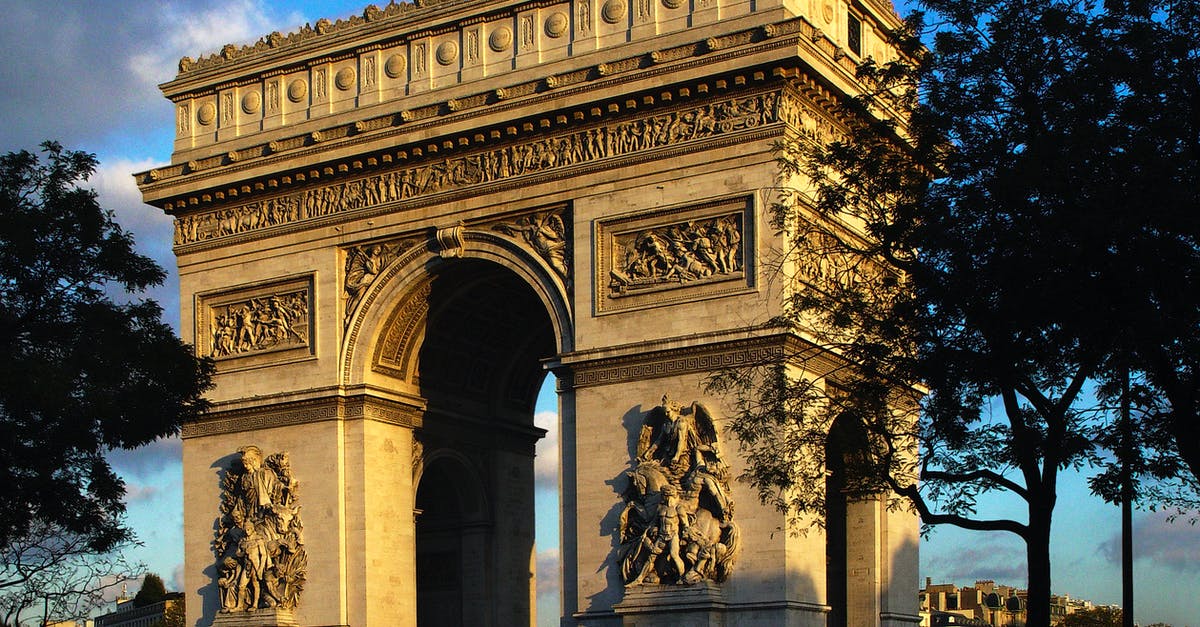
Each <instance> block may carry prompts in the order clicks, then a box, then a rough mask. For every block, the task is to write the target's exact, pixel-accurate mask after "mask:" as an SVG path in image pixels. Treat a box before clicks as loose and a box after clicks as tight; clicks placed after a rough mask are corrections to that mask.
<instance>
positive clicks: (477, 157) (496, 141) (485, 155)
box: [162, 66, 838, 250]
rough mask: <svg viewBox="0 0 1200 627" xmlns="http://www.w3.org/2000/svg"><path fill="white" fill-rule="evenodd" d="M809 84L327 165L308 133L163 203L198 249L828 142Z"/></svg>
mask: <svg viewBox="0 0 1200 627" xmlns="http://www.w3.org/2000/svg"><path fill="white" fill-rule="evenodd" d="M804 78H805V77H804V76H803V75H802V74H800V72H799V70H797V69H795V68H785V67H781V66H776V67H773V68H762V69H750V70H748V71H746V72H736V73H730V74H727V75H723V76H719V77H710V79H708V80H705V81H699V82H692V83H687V84H684V85H673V86H666V87H662V88H658V89H655V90H647V91H645V92H640V93H639V92H634V93H627V94H625V95H623V96H621V97H619V98H613V99H609V100H606V101H599V102H591V103H586V104H584V105H582V106H579V107H573V108H569V109H561V110H558V111H553V112H543V113H542V114H541V115H537V116H531V117H527V118H520V119H515V120H508V121H505V122H503V123H501V124H496V125H492V126H486V127H479V128H477V129H475V132H474V133H471V134H456V135H442V136H438V135H436V134H433V133H435V132H436V129H431V130H432V132H431V133H430V134H431V135H432V136H431V137H428V138H426V139H424V140H422V141H419V142H404V143H397V142H396V141H395V139H402V138H404V137H405V135H403V134H401V132H400V131H396V132H395V133H391V134H382V136H383V137H386V138H388V139H389V140H390V141H388V142H387V143H388V145H387V147H386V148H384V149H376V150H374V151H370V152H362V151H358V152H355V153H354V154H353V155H352V156H350V157H347V158H343V159H337V160H331V161H324V162H321V161H317V160H314V159H312V158H311V157H312V156H320V155H322V154H323V153H322V150H324V149H326V148H325V145H324V142H316V141H315V140H313V139H312V138H307V139H306V141H308V142H312V145H310V146H307V147H306V148H298V149H296V150H294V151H285V150H280V151H279V153H280V158H288V159H295V160H298V161H299V163H302V164H303V165H301V166H300V167H296V166H294V165H293V166H292V167H291V168H289V169H277V170H276V171H275V172H274V173H273V174H272V175H271V176H269V177H260V178H258V179H249V180H247V179H242V180H240V181H237V182H236V183H235V184H234V185H229V186H224V187H206V188H202V189H201V190H191V191H190V192H189V193H188V194H187V195H186V196H182V195H181V196H176V197H175V198H173V199H171V200H167V201H165V202H163V203H162V206H163V208H164V209H166V210H167V211H169V212H171V213H174V214H175V215H176V216H177V217H179V220H178V221H177V224H176V227H177V229H176V245H179V246H185V247H188V248H187V249H188V250H192V249H194V247H195V246H201V247H208V246H212V245H218V244H224V243H232V242H235V241H242V240H244V239H246V238H247V237H254V236H255V234H257V233H265V232H267V230H268V229H271V228H272V227H281V226H285V225H288V224H298V223H300V222H306V221H308V220H311V219H315V218H321V219H324V220H325V221H329V220H340V219H344V218H345V217H346V216H349V215H351V214H353V216H354V217H356V218H361V217H369V214H371V213H372V212H376V213H378V212H381V211H383V212H392V211H397V210H404V209H405V208H414V207H417V206H424V205H428V204H430V203H436V202H445V201H447V200H453V198H454V197H455V195H462V194H466V193H478V192H479V191H480V188H481V186H487V188H488V189H493V190H500V189H502V188H507V189H513V188H516V187H519V186H520V185H521V178H520V177H521V175H526V174H528V175H532V174H537V175H538V176H540V177H543V178H544V177H547V176H549V177H560V176H574V175H578V174H580V173H581V172H583V171H586V170H588V169H594V170H603V169H611V168H612V167H615V166H618V165H621V164H623V163H633V162H637V161H640V160H644V159H654V158H661V157H662V156H663V154H662V153H663V151H672V150H680V149H693V150H694V149H698V148H700V147H702V146H706V145H711V144H712V143H713V142H717V143H721V142H729V141H735V139H734V138H735V137H736V138H737V139H736V141H746V140H747V139H748V138H747V137H746V136H745V135H746V134H747V133H750V134H757V135H761V136H763V137H768V136H780V135H781V134H783V133H784V129H785V127H788V126H790V127H791V128H795V129H799V130H802V131H804V132H808V133H811V134H813V135H825V134H827V133H829V132H831V129H833V128H835V127H836V126H838V122H837V120H836V118H835V117H834V116H833V114H831V113H830V112H829V111H828V109H827V108H826V107H827V106H828V105H829V104H830V99H831V96H830V95H829V94H828V92H827V91H825V90H823V89H820V88H819V86H816V85H814V84H812V83H811V82H809V81H805V80H804ZM805 86H807V87H808V89H806V90H804V93H802V92H801V89H803V88H804V87H805ZM358 126H359V128H361V127H362V125H361V123H360V124H359V125H358ZM369 134H370V133H369V132H366V131H364V132H363V133H361V135H369ZM302 139H305V138H302ZM375 139H379V138H373V137H362V138H361V141H362V142H371V143H374V140H375ZM336 141H337V140H330V143H334V142H336ZM343 141H345V142H347V143H350V142H351V141H352V138H351V137H349V136H346V137H345V139H344V140H343ZM301 157H309V158H307V159H301ZM531 159H532V161H531ZM510 162H511V165H509V163H510ZM518 162H523V165H522V164H520V163H518ZM293 163H296V162H295V161H293ZM247 167H249V166H247ZM438 176H441V177H442V178H441V179H440V180H438V179H436V177H438ZM346 185H349V186H351V187H354V188H356V189H358V188H364V189H363V198H362V202H361V203H357V202H351V201H348V200H347V201H338V202H334V203H333V204H332V205H330V206H326V205H329V203H325V202H324V201H323V200H322V198H323V197H324V196H328V195H329V192H328V191H327V190H329V189H330V186H343V187H344V186H346ZM339 189H340V188H339ZM322 203H324V204H322ZM396 203H402V206H397V204H396ZM251 214H253V215H251ZM271 232H277V229H273V230H272V231H271Z"/></svg>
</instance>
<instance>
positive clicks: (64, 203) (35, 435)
mask: <svg viewBox="0 0 1200 627" xmlns="http://www.w3.org/2000/svg"><path fill="white" fill-rule="evenodd" d="M42 148H43V150H42V154H41V156H39V155H37V154H34V153H31V152H28V151H20V152H14V153H9V154H6V155H3V156H0V224H2V225H3V228H0V356H2V359H0V547H8V546H10V545H11V544H12V543H13V542H14V541H17V540H19V539H20V538H23V537H26V536H28V535H29V534H30V532H31V530H33V529H34V528H35V527H39V528H40V527H42V526H45V525H49V526H51V527H56V528H59V529H61V530H62V531H63V533H65V534H69V535H70V536H71V537H72V538H83V539H84V540H85V541H86V542H87V544H88V546H90V547H91V548H92V549H94V550H96V551H98V552H104V551H106V550H108V549H110V548H112V547H113V546H116V545H118V544H120V543H121V542H123V541H125V540H127V539H129V538H130V537H131V532H130V530H129V529H128V528H127V527H125V526H124V524H123V521H122V514H123V512H124V508H125V506H124V504H123V502H122V497H123V496H124V492H125V490H124V485H123V483H122V481H121V480H120V478H118V477H117V476H116V474H115V473H114V472H113V470H112V468H111V467H110V466H109V464H108V462H107V461H106V460H105V458H104V455H105V453H106V452H107V451H109V450H111V449H114V448H132V447H137V446H141V445H144V444H147V443H149V442H151V441H153V440H154V439H155V438H159V437H163V436H169V435H172V434H174V433H177V432H178V430H179V427H180V424H181V423H182V421H184V420H187V419H190V418H194V417H196V416H197V415H199V413H200V412H201V411H203V409H204V408H205V406H206V405H205V401H204V400H203V398H202V394H203V392H204V391H205V390H206V389H208V387H209V386H210V377H211V373H212V366H211V364H210V363H209V362H207V361H201V360H197V359H196V358H195V357H194V355H193V354H192V352H191V350H190V348H189V347H188V346H186V345H184V344H183V343H182V342H180V340H179V339H178V338H177V337H176V336H175V334H174V333H173V332H172V330H171V328H170V327H169V326H168V325H166V324H164V323H163V321H162V320H161V314H162V310H161V309H160V307H159V306H158V304H157V303H155V302H154V301H152V300H144V299H137V298H136V295H137V293H138V292H140V291H142V290H144V289H145V288H147V287H149V286H152V285H157V284H159V283H161V282H162V280H163V278H164V276H165V274H164V271H163V269H162V268H160V267H159V266H158V265H157V264H155V263H154V261H153V260H151V259H149V258H148V257H145V256H143V255H141V254H138V253H137V252H135V250H134V242H133V238H132V237H131V236H130V234H129V233H127V232H126V231H124V230H123V229H122V228H121V227H120V226H119V225H118V224H117V223H116V222H115V221H114V218H113V214H112V213H111V212H108V211H105V210H104V209H102V208H101V207H100V205H99V203H98V202H97V200H96V193H95V192H94V191H92V190H90V189H86V188H83V187H80V185H81V184H82V183H83V182H85V181H86V180H87V178H88V177H89V176H90V175H91V174H92V173H93V172H94V171H95V168H96V164H97V162H96V158H95V157H94V156H93V155H90V154H87V153H83V152H74V151H69V150H64V149H63V148H62V147H61V146H60V145H58V144H56V143H52V142H48V143H46V144H43V146H42ZM114 295H117V298H116V299H114Z"/></svg>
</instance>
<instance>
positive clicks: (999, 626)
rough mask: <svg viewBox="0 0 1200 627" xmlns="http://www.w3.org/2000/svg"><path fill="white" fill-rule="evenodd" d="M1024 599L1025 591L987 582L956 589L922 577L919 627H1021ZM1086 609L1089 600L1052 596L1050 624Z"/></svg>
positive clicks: (1026, 593) (1027, 594)
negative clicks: (963, 626) (975, 626)
mask: <svg viewBox="0 0 1200 627" xmlns="http://www.w3.org/2000/svg"><path fill="white" fill-rule="evenodd" d="M1028 598H1029V593H1028V591H1027V590H1024V589H1021V588H1014V587H1013V586H1006V585H1000V584H997V583H996V582H995V581H992V580H990V579H981V580H978V581H976V582H975V585H973V586H963V587H959V586H956V585H954V584H948V583H939V584H935V583H933V580H932V579H930V578H928V577H926V578H925V587H924V588H922V589H921V591H920V609H921V618H922V622H921V626H922V627H941V626H942V625H984V626H990V627H1024V625H1025V621H1026V613H1027V612H1026V606H1027V604H1028ZM1090 607H1093V604H1092V602H1091V601H1086V600H1081V599H1072V598H1071V597H1070V595H1055V596H1052V597H1050V624H1052V625H1055V624H1058V623H1059V622H1060V621H1062V620H1063V619H1064V618H1066V617H1067V616H1068V615H1070V614H1074V613H1075V612H1078V611H1080V610H1083V609H1087V608H1090ZM955 621H958V622H955Z"/></svg>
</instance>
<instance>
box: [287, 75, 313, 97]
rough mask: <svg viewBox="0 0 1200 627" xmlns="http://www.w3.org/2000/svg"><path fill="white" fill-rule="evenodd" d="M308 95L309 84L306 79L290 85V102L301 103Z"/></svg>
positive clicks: (297, 80) (299, 79)
mask: <svg viewBox="0 0 1200 627" xmlns="http://www.w3.org/2000/svg"><path fill="white" fill-rule="evenodd" d="M307 95H308V83H306V82H304V79H302V78H297V79H296V80H294V81H292V82H291V83H289V84H288V100H291V101H292V102H300V101H301V100H304V97H305V96H307Z"/></svg>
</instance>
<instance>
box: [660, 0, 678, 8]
mask: <svg viewBox="0 0 1200 627" xmlns="http://www.w3.org/2000/svg"><path fill="white" fill-rule="evenodd" d="M662 3H663V6H664V7H667V8H668V9H678V8H679V7H681V6H683V0H662Z"/></svg>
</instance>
